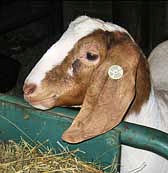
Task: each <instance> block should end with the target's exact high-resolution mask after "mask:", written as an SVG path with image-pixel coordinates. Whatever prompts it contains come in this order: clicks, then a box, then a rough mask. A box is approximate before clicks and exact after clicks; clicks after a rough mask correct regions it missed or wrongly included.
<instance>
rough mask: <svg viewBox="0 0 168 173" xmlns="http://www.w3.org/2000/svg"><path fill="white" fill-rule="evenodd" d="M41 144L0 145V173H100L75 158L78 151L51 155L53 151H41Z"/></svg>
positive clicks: (89, 164) (23, 141)
mask: <svg viewBox="0 0 168 173" xmlns="http://www.w3.org/2000/svg"><path fill="white" fill-rule="evenodd" d="M41 147H44V145H43V144H41V143H37V145H35V146H34V147H33V146H31V145H30V144H29V143H27V142H26V141H25V140H23V139H22V140H21V142H20V143H19V144H17V143H16V142H14V141H8V142H1V143H0V173H102V172H103V171H101V170H100V167H99V168H98V166H96V165H95V164H93V163H86V162H83V161H81V160H79V158H78V157H76V153H77V152H80V151H79V150H78V149H77V150H74V151H66V150H65V151H63V152H61V153H59V154H53V149H48V148H47V149H46V148H45V151H42V149H41Z"/></svg>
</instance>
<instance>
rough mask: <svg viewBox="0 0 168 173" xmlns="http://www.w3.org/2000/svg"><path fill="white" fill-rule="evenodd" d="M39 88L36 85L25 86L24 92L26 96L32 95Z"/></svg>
mask: <svg viewBox="0 0 168 173" xmlns="http://www.w3.org/2000/svg"><path fill="white" fill-rule="evenodd" d="M36 88H37V86H36V85H35V84H24V87H23V91H24V94H26V95H29V94H32V93H33V92H34V91H35V90H36Z"/></svg>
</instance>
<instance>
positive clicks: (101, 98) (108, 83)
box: [62, 37, 139, 143]
mask: <svg viewBox="0 0 168 173" xmlns="http://www.w3.org/2000/svg"><path fill="white" fill-rule="evenodd" d="M136 49H137V48H136V46H135V45H134V43H132V40H131V39H130V38H129V37H127V39H123V40H120V41H119V42H118V43H117V44H116V45H113V46H112V47H111V48H109V50H108V52H107V57H106V58H105V60H104V62H103V63H102V64H100V65H99V66H98V68H97V69H96V70H95V71H94V73H93V74H92V77H91V81H90V85H89V87H88V89H87V92H86V96H85V99H84V102H83V105H82V108H81V110H80V112H79V114H78V115H77V116H76V118H75V119H74V121H73V123H72V125H71V126H70V127H69V129H68V130H67V131H65V132H64V134H63V136H62V138H63V140H65V141H67V142H69V143H78V142H81V141H84V140H87V139H89V138H92V137H95V136H97V135H100V134H103V133H105V132H107V131H109V130H111V129H112V128H113V127H115V126H116V125H118V124H119V123H120V121H121V120H122V119H123V117H124V115H125V114H126V112H127V111H128V109H129V106H130V105H131V103H132V101H133V99H134V97H135V81H136V71H137V70H136V69H137V64H138V59H139V54H138V53H137V50H136ZM114 65H115V66H114ZM116 65H117V66H116ZM110 67H111V68H110ZM116 67H117V68H118V69H117V70H119V71H116V70H115V68H116ZM110 70H111V71H110ZM122 72H123V74H122Z"/></svg>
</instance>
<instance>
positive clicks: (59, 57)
mask: <svg viewBox="0 0 168 173" xmlns="http://www.w3.org/2000/svg"><path fill="white" fill-rule="evenodd" d="M98 29H101V30H103V31H109V32H114V31H120V32H126V33H127V31H126V30H125V29H124V28H122V27H120V26H118V25H115V24H112V23H109V22H104V21H102V20H99V19H93V18H90V17H87V16H81V17H78V18H77V19H76V20H74V21H72V22H71V23H70V25H69V27H68V29H67V30H66V31H65V32H64V34H63V35H62V37H61V38H60V40H58V41H57V42H56V43H55V44H54V45H52V46H51V48H49V49H48V51H47V52H46V53H45V54H44V55H43V57H42V58H41V59H40V61H39V62H38V63H37V64H36V66H35V67H34V68H33V69H32V71H31V72H30V74H29V75H28V77H27V78H26V82H28V83H35V84H37V85H38V84H40V82H41V81H42V80H43V79H44V78H45V75H46V73H47V72H49V71H50V70H52V69H53V68H54V67H55V66H57V65H60V64H61V63H62V62H63V60H64V59H65V58H66V56H67V55H68V52H70V51H71V50H72V49H73V47H74V45H75V44H76V43H77V42H78V41H79V40H80V39H81V38H83V37H85V36H87V35H88V34H91V33H92V32H94V31H95V30H98Z"/></svg>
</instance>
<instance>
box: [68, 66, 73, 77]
mask: <svg viewBox="0 0 168 173" xmlns="http://www.w3.org/2000/svg"><path fill="white" fill-rule="evenodd" d="M67 73H68V74H69V75H70V76H73V68H72V67H71V68H68V71H67Z"/></svg>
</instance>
